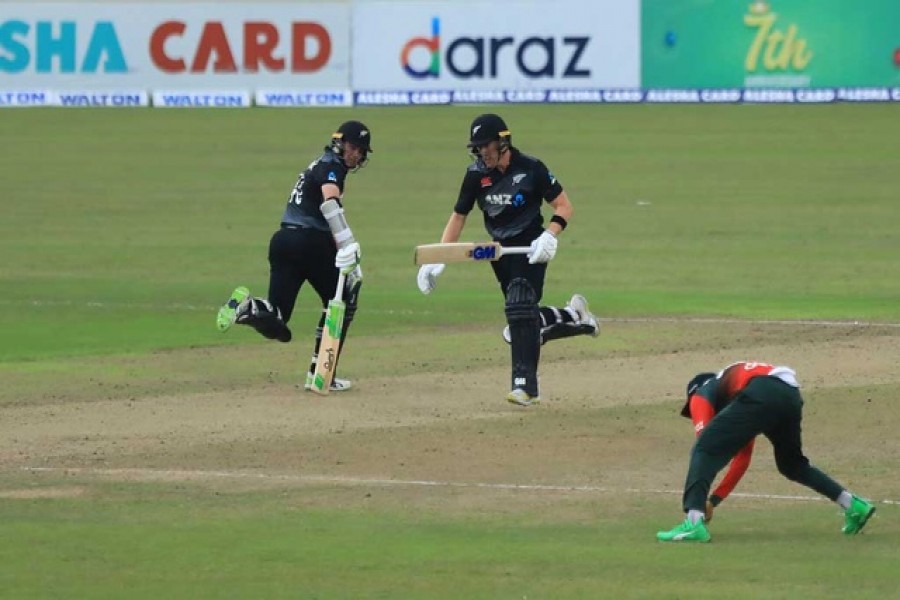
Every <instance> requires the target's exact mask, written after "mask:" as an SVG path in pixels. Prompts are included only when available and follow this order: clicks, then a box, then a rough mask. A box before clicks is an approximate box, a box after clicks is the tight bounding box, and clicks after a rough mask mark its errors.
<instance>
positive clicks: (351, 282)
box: [345, 265, 363, 290]
mask: <svg viewBox="0 0 900 600" xmlns="http://www.w3.org/2000/svg"><path fill="white" fill-rule="evenodd" d="M345 276H346V278H347V287H348V288H349V289H351V290H352V289H353V288H354V287H356V286H357V285H362V280H363V274H362V267H361V266H359V265H356V268H355V269H353V270H352V271H350V272H349V273H345Z"/></svg>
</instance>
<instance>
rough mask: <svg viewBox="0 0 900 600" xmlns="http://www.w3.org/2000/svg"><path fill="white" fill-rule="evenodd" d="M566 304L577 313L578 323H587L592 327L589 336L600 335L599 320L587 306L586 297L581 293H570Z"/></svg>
mask: <svg viewBox="0 0 900 600" xmlns="http://www.w3.org/2000/svg"><path fill="white" fill-rule="evenodd" d="M567 306H568V307H569V308H571V309H572V310H574V311H575V312H576V313H577V314H578V324H579V325H589V326H590V327H591V328H592V329H593V333H591V334H590V335H591V337H597V336H598V335H600V321H598V320H597V317H595V316H594V313H592V312H591V311H590V309H589V308H588V303H587V299H586V298H585V297H584V296H582V295H581V294H572V297H571V298H570V299H569V304H568V305H567Z"/></svg>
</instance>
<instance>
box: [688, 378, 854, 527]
mask: <svg viewBox="0 0 900 600" xmlns="http://www.w3.org/2000/svg"><path fill="white" fill-rule="evenodd" d="M802 418H803V398H801V396H800V390H798V389H797V388H795V387H793V386H791V385H788V384H787V383H785V382H783V381H781V380H780V379H778V378H777V377H770V376H761V377H755V378H753V379H751V380H750V383H748V384H747V387H745V388H744V389H743V390H741V391H740V392H738V394H737V395H736V396H735V397H734V398H733V399H732V401H731V403H730V404H729V405H728V406H726V407H725V409H724V410H722V412H720V413H719V414H717V415H716V416H715V417H713V419H712V420H711V421H710V422H709V423H708V424H707V425H706V427H705V428H704V430H703V432H702V433H701V434H700V435H699V436H698V437H697V440H696V442H695V443H694V447H693V448H692V449H691V463H690V467H688V474H687V481H685V484H684V497H683V506H684V510H685V512H687V511H688V510H692V509H693V510H701V511H702V510H704V508H705V507H706V499H707V498H708V496H709V490H710V487H711V486H712V483H713V480H714V479H715V477H716V475H717V474H718V473H719V471H721V470H722V469H723V468H724V467H725V465H727V464H728V461H730V460H731V459H732V458H733V457H734V455H735V454H737V452H738V451H739V450H740V449H741V448H743V447H744V446H746V445H747V444H748V443H749V442H750V440H752V439H753V438H754V437H756V436H757V435H759V434H762V435H765V436H766V437H767V438H769V441H770V442H772V447H773V449H774V450H775V464H776V465H777V466H778V471H779V473H781V474H782V475H784V476H785V477H787V478H788V479H790V480H791V481H796V482H797V483H800V484H803V485H805V486H806V487H808V488H811V489H813V490H815V491H817V492H819V493H820V494H822V495H823V496H825V497H826V498H828V499H829V500H836V499H837V497H838V496H839V495H840V493H841V491H842V490H843V489H844V488H843V487H842V486H841V485H840V484H839V483H837V482H836V481H834V480H833V479H832V478H831V477H829V476H828V475H826V474H825V473H823V472H822V471H820V470H819V469H817V468H815V467H814V466H812V465H810V464H809V459H807V458H806V456H804V455H803V447H802V443H801V439H800V422H801V420H802Z"/></svg>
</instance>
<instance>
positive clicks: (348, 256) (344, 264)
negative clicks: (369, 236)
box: [334, 242, 360, 275]
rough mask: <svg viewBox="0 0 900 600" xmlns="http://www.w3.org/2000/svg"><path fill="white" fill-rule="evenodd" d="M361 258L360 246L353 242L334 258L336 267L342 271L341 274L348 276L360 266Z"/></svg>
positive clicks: (339, 251)
mask: <svg viewBox="0 0 900 600" xmlns="http://www.w3.org/2000/svg"><path fill="white" fill-rule="evenodd" d="M359 258H360V248H359V244H358V243H357V242H353V243H352V244H347V246H346V247H345V248H341V249H340V250H338V251H337V254H336V255H335V257H334V266H335V267H337V268H338V269H340V271H341V273H343V274H344V275H346V274H348V273H349V272H350V271H352V270H353V269H355V268H356V267H357V266H358V265H359Z"/></svg>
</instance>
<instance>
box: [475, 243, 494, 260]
mask: <svg viewBox="0 0 900 600" xmlns="http://www.w3.org/2000/svg"><path fill="white" fill-rule="evenodd" d="M469 256H470V257H472V260H494V259H495V258H496V257H497V248H496V246H475V247H474V248H473V249H472V251H471V252H469Z"/></svg>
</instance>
